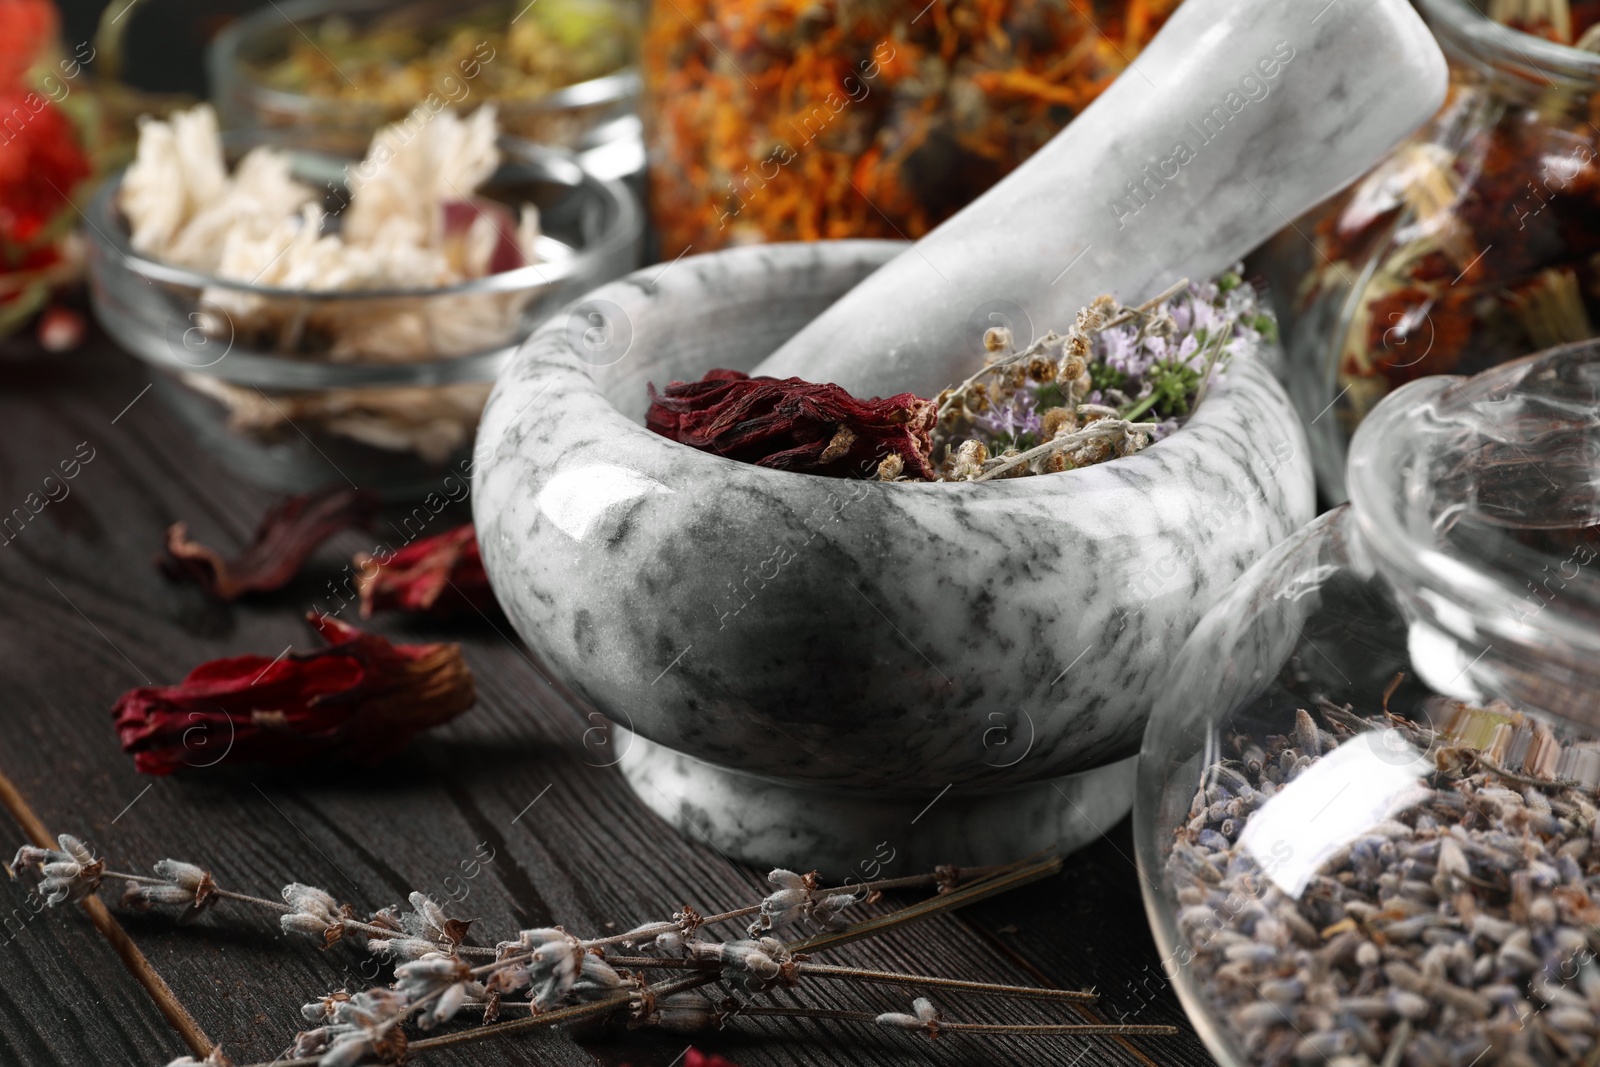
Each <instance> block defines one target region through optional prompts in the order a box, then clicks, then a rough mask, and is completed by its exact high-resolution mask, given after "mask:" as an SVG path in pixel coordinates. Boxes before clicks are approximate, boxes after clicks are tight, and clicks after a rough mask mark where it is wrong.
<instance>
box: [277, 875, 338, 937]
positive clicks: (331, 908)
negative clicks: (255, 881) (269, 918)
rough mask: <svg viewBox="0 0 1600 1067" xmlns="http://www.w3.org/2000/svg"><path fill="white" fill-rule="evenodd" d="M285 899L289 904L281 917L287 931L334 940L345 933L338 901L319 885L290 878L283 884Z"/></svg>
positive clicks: (280, 921)
mask: <svg viewBox="0 0 1600 1067" xmlns="http://www.w3.org/2000/svg"><path fill="white" fill-rule="evenodd" d="M283 900H284V903H285V904H288V905H289V909H290V910H289V911H287V912H285V913H284V914H283V916H282V917H281V918H280V919H279V920H278V924H279V925H280V926H282V927H283V931H284V933H287V934H305V935H306V936H307V937H310V938H316V939H318V940H321V941H322V942H323V943H324V944H325V945H327V944H332V943H333V942H334V941H336V940H338V938H339V936H340V935H341V934H343V933H344V915H343V913H342V912H341V911H340V909H339V902H338V901H336V900H334V899H333V897H331V896H329V895H328V894H327V892H325V891H324V890H321V889H318V888H317V887H316V886H310V885H302V884H300V883H299V882H291V883H289V884H288V885H286V886H284V887H283Z"/></svg>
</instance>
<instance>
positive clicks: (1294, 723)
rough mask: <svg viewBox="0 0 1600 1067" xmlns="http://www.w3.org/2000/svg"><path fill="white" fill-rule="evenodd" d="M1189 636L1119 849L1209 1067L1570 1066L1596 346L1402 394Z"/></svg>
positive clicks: (1598, 454) (1593, 887)
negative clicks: (1312, 506)
mask: <svg viewBox="0 0 1600 1067" xmlns="http://www.w3.org/2000/svg"><path fill="white" fill-rule="evenodd" d="M1346 477H1347V480H1348V484H1349V488H1350V496H1351V501H1350V503H1348V504H1346V505H1344V506H1342V507H1340V508H1339V509H1337V510H1334V511H1332V512H1329V513H1327V514H1325V515H1323V516H1321V517H1320V518H1318V519H1316V520H1315V521H1313V522H1312V523H1311V524H1310V525H1308V526H1307V527H1305V528H1304V529H1303V530H1302V531H1301V532H1300V533H1298V534H1297V535H1295V536H1294V537H1293V538H1291V539H1289V540H1288V541H1286V542H1284V543H1283V544H1281V545H1280V546H1279V547H1278V548H1276V549H1275V550H1274V551H1273V552H1272V553H1271V554H1270V555H1268V556H1267V557H1265V558H1264V559H1262V560H1261V561H1260V562H1259V563H1257V564H1256V565H1255V566H1254V567H1252V568H1251V569H1250V570H1249V571H1248V572H1247V573H1246V574H1245V575H1244V577H1242V578H1241V579H1240V580H1239V581H1238V582H1237V583H1236V584H1235V585H1234V587H1233V589H1232V590H1231V591H1230V592H1229V593H1228V594H1227V595H1225V596H1224V597H1223V598H1222V599H1221V600H1220V601H1218V602H1217V603H1216V604H1214V605H1213V606H1212V608H1211V609H1210V611H1209V612H1208V613H1207V614H1206V616H1205V617H1204V619H1203V620H1202V621H1201V622H1200V624H1199V625H1198V626H1197V627H1196V628H1195V630H1194V632H1193V633H1192V634H1191V635H1190V637H1189V639H1188V641H1187V642H1186V644H1185V645H1184V648H1183V650H1182V652H1181V653H1180V654H1179V656H1178V658H1177V661H1176V662H1175V663H1174V666H1173V672H1172V675H1171V676H1170V678H1169V679H1168V681H1167V684H1166V691H1167V695H1166V697H1165V699H1164V700H1163V701H1162V702H1161V703H1160V704H1158V706H1157V709H1156V711H1155V713H1154V715H1153V716H1152V718H1151V721H1150V725H1149V727H1148V729H1147V731H1146V734H1145V742H1144V749H1143V752H1142V754H1141V757H1140V764H1139V782H1138V797H1137V803H1136V814H1135V828H1136V834H1137V845H1138V855H1139V864H1140V868H1141V870H1142V873H1143V875H1144V878H1143V882H1144V892H1145V902H1146V906H1147V910H1148V912H1149V915H1150V919H1151V922H1152V924H1153V926H1154V928H1155V931H1156V936H1157V940H1158V942H1159V943H1160V946H1161V949H1162V951H1163V954H1164V958H1163V967H1164V969H1165V972H1166V976H1167V977H1168V979H1169V980H1171V982H1172V983H1173V984H1174V985H1175V986H1176V988H1177V991H1178V993H1179V995H1180V997H1181V999H1182V1000H1183V1002H1184V1005H1185V1007H1186V1008H1187V1009H1188V1011H1189V1014H1190V1016H1191V1017H1192V1018H1193V1019H1194V1021H1195V1023H1196V1025H1197V1026H1198V1027H1199V1029H1200V1031H1201V1033H1202V1035H1203V1036H1204V1037H1205V1039H1206V1041H1207V1043H1208V1045H1209V1046H1210V1048H1211V1050H1212V1052H1213V1053H1214V1054H1215V1055H1216V1056H1217V1057H1218V1059H1219V1060H1221V1061H1222V1062H1223V1063H1224V1064H1227V1065H1229V1067H1235V1065H1243V1064H1253V1065H1263V1067H1266V1065H1274V1067H1275V1065H1280V1064H1284V1065H1287V1064H1303V1063H1319V1064H1320V1063H1324V1062H1331V1063H1337V1064H1350V1065H1352V1067H1354V1065H1357V1064H1367V1065H1384V1067H1393V1065H1395V1064H1402V1063H1403V1064H1407V1065H1413V1067H1433V1065H1438V1067H1469V1065H1477V1067H1493V1065H1497V1064H1502V1065H1507V1067H1510V1065H1517V1067H1524V1065H1530V1064H1549V1065H1568V1064H1570V1065H1574V1067H1576V1065H1579V1064H1592V1063H1594V1062H1596V1059H1595V1058H1596V1056H1597V1054H1600V963H1597V961H1596V959H1595V952H1596V951H1597V950H1600V796H1597V792H1596V786H1597V784H1600V562H1597V560H1600V342H1592V341H1590V342H1580V343H1577V344H1572V345H1567V346H1563V347H1559V348H1554V349H1550V350H1548V351H1546V352H1543V353H1540V354H1538V355H1534V356H1528V357H1525V358H1523V359H1521V360H1518V361H1515V362H1511V363H1507V364H1504V365H1502V366H1500V367H1496V368H1493V369H1490V370H1488V371H1485V372H1483V373H1482V374H1480V375H1478V376H1476V377H1472V378H1465V377H1460V376H1447V377H1446V376H1441V377H1433V378H1427V379H1422V380H1419V381H1416V382H1412V383H1410V384H1408V385H1406V386H1404V387H1402V388H1400V389H1398V390H1396V391H1395V392H1394V393H1393V394H1391V395H1390V396H1388V397H1386V398H1385V399H1384V400H1383V401H1382V402H1381V403H1380V404H1379V405H1378V406H1377V407H1376V408H1375V409H1374V410H1373V412H1372V413H1371V414H1370V415H1369V416H1368V418H1367V419H1366V420H1365V421H1364V422H1363V423H1362V425H1361V427H1360V429H1359V430H1358V431H1357V433H1356V435H1355V437H1354V439H1353V441H1352V444H1351V451H1350V458H1349V463H1348V467H1347V471H1346Z"/></svg>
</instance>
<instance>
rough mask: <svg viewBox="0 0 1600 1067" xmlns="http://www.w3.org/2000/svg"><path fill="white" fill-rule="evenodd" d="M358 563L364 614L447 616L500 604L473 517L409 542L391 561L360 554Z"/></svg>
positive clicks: (359, 586)
mask: <svg viewBox="0 0 1600 1067" xmlns="http://www.w3.org/2000/svg"><path fill="white" fill-rule="evenodd" d="M355 565H356V569H357V570H358V571H359V572H360V577H358V578H357V580H356V582H357V590H358V591H359V592H360V594H361V617H362V618H363V619H366V618H371V617H372V613H373V612H374V611H415V612H429V613H432V614H435V615H448V614H452V613H454V612H456V611H461V610H469V611H470V610H477V611H486V610H488V609H489V608H492V607H494V606H495V599H494V591H493V590H491V589H490V588H489V575H488V574H487V573H486V572H485V571H484V569H483V556H482V554H481V553H480V552H479V551H478V538H477V534H476V532H475V531H474V530H473V528H472V524H471V523H470V522H469V523H467V524H466V525H465V526H458V527H456V528H455V529H454V530H450V531H447V532H445V533H442V534H439V535H438V536H437V537H428V538H424V539H423V540H421V541H417V542H414V543H413V544H409V545H407V546H406V547H405V548H402V549H401V550H400V551H398V552H396V553H395V554H394V555H392V556H390V557H389V561H388V562H387V563H379V562H378V561H377V560H376V559H375V558H374V557H372V556H369V555H367V554H366V553H365V552H362V553H359V554H357V556H356V558H355ZM374 568H375V569H374Z"/></svg>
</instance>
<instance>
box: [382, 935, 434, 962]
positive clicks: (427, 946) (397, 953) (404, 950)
mask: <svg viewBox="0 0 1600 1067" xmlns="http://www.w3.org/2000/svg"><path fill="white" fill-rule="evenodd" d="M443 947H445V946H444V945H441V944H440V943H439V942H437V941H427V940H424V939H423V938H420V937H372V938H368V939H367V951H368V952H370V953H372V954H373V955H374V956H382V957H383V958H384V959H388V960H394V961H396V962H398V961H400V960H420V959H422V958H423V957H424V956H431V955H434V954H436V953H438V952H439V950H440V949H441V948H443Z"/></svg>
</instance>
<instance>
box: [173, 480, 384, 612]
mask: <svg viewBox="0 0 1600 1067" xmlns="http://www.w3.org/2000/svg"><path fill="white" fill-rule="evenodd" d="M377 507H378V498H377V497H376V496H375V495H374V494H372V493H370V492H367V491H366V490H361V489H351V488H349V487H347V486H327V487H324V488H322V489H318V490H316V491H315V492H311V493H305V494H302V495H300V496H292V497H290V498H289V499H287V500H285V501H283V502H282V503H281V504H278V505H276V506H275V507H273V508H272V509H270V510H269V511H268V512H267V513H266V514H265V515H263V516H262V517H261V522H260V523H259V524H258V525H257V526H256V536H255V540H253V541H251V542H250V547H248V548H246V549H245V550H244V551H243V552H241V553H239V554H238V555H237V556H235V557H234V558H232V559H224V558H223V556H222V553H220V552H218V551H217V550H216V549H213V548H208V547H206V546H205V545H202V544H200V543H199V542H198V541H193V540H190V538H189V530H188V527H186V526H185V525H184V524H183V523H181V522H175V523H173V524H172V525H171V526H170V527H169V528H168V529H167V555H166V556H165V558H163V559H162V561H161V567H162V569H163V570H164V571H166V572H167V575H168V576H169V577H171V578H173V579H174V580H183V579H187V580H188V581H191V582H194V583H195V584H197V585H199V586H201V587H202V588H203V589H205V591H206V592H208V593H210V594H211V595H212V596H214V597H217V598H218V599H221V600H236V599H238V598H239V597H241V596H243V595H244V594H246V593H266V592H271V591H272V590H274V589H281V588H282V587H283V586H284V585H286V584H288V582H289V580H290V579H292V578H293V577H294V576H295V575H296V574H298V573H299V572H300V568H301V567H302V566H303V565H304V564H305V561H306V558H307V557H308V556H310V555H311V553H312V552H314V551H316V548H317V546H318V545H320V544H322V542H324V541H326V540H327V539H328V538H330V537H332V536H333V535H334V534H336V533H338V532H339V531H340V530H344V529H347V528H349V527H351V526H361V525H365V524H366V522H367V520H368V519H370V518H371V517H372V514H373V512H375V511H376V510H377Z"/></svg>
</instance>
